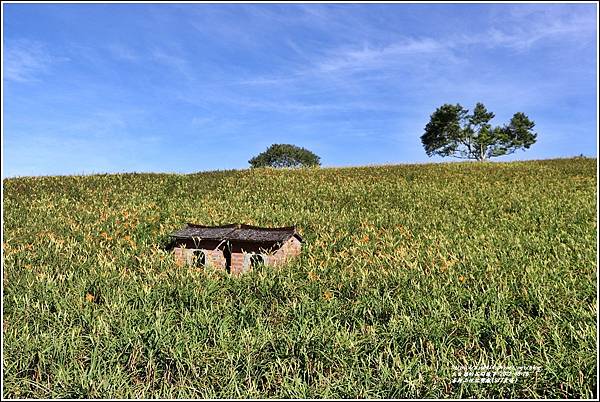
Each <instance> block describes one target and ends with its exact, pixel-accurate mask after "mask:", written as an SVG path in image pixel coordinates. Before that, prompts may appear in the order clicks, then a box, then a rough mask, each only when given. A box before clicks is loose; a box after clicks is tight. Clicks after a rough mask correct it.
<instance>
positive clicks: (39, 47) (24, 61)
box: [4, 39, 69, 82]
mask: <svg viewBox="0 0 600 402" xmlns="http://www.w3.org/2000/svg"><path fill="white" fill-rule="evenodd" d="M67 60H69V59H67V58H65V57H57V56H54V55H51V54H50V52H49V51H48V50H47V48H46V46H45V45H44V44H43V43H41V42H36V41H31V40H25V39H19V40H13V41H9V40H7V41H6V43H5V45H4V78H6V79H7V80H11V81H16V82H35V81H39V79H40V76H41V75H43V74H45V73H47V72H48V71H49V70H50V67H51V66H52V65H53V64H55V63H58V62H62V61H67Z"/></svg>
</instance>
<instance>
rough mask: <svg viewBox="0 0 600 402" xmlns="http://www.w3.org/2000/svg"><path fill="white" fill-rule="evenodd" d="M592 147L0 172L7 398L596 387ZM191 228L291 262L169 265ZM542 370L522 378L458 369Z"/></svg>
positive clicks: (478, 392) (543, 393)
mask: <svg viewBox="0 0 600 402" xmlns="http://www.w3.org/2000/svg"><path fill="white" fill-rule="evenodd" d="M596 180H597V178H596V159H561V160H545V161H530V162H512V163H481V164H480V163H452V164H431V165H401V166H381V167H364V168H345V169H310V170H281V171H280V170H244V171H226V172H209V173H201V174H193V175H167V174H126V175H95V176H86V177H75V176H73V177H42V178H19V179H9V180H4V182H3V186H4V205H3V206H4V226H3V233H4V243H3V252H4V259H3V264H4V265H3V283H4V295H3V302H4V316H3V335H4V336H3V342H4V344H3V347H4V359H3V364H4V378H3V382H4V395H3V396H4V397H9V398H11V397H12V398H14V397H36V398H57V397H61V398H70V397H87V398H109V397H110V398H140V397H142V398H154V397H162V398H168V397H179V398H182V397H187V398H202V397H204V398H209V397H222V398H223V397H225V398H245V397H272V398H276V397H280V398H290V397H294V398H310V397H315V398H319V397H329V398H355V397H361V398H399V397H420V398H436V397H499V396H502V397H513V398H536V397H554V398H564V397H584V398H585V397H588V398H589V397H592V396H593V395H595V389H596V384H597V383H596V377H595V375H596V369H597V361H596V357H595V356H596V352H597V350H596V327H595V323H596V314H597V304H596V292H597V289H596V272H597V271H596V269H597V266H596V225H597V222H596V194H597V188H596ZM185 222H194V223H200V224H205V225H212V224H226V223H246V224H251V225H260V226H287V225H291V224H295V225H297V226H298V228H299V230H300V232H301V233H302V235H303V237H304V239H305V243H304V246H303V251H302V254H301V257H300V258H298V259H296V260H295V261H293V262H292V263H290V264H289V265H288V266H286V267H283V268H280V269H272V268H264V269H262V270H261V271H258V272H252V273H249V274H246V275H244V276H242V277H239V278H233V277H229V276H227V275H226V274H222V273H220V272H214V271H211V270H202V269H197V268H181V267H177V266H176V265H175V264H174V262H173V258H172V255H171V254H170V253H169V252H167V251H165V250H164V249H163V247H164V244H165V243H166V241H167V235H168V233H170V232H171V231H173V230H175V229H177V228H179V227H180V226H182V225H183V224H184V223H185ZM465 365H467V366H477V365H503V366H536V367H538V368H539V369H536V370H533V372H531V374H530V375H529V376H527V377H526V376H519V377H517V378H516V383H514V384H511V383H494V384H481V383H470V384H464V383H463V384H459V383H453V382H452V379H453V371H454V370H453V367H456V366H465Z"/></svg>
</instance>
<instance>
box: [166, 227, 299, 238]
mask: <svg viewBox="0 0 600 402" xmlns="http://www.w3.org/2000/svg"><path fill="white" fill-rule="evenodd" d="M170 236H171V237H174V238H176V239H192V238H194V239H198V238H199V239H201V240H234V241H247V242H254V243H283V242H285V241H287V240H288V239H289V238H290V237H292V236H295V237H296V238H297V239H298V240H300V241H303V240H302V237H301V236H300V235H299V234H298V232H296V227H295V226H288V227H283V228H261V227H258V226H250V225H240V224H237V225H236V224H233V225H223V226H203V225H195V224H193V223H188V224H187V226H185V227H183V228H181V229H179V230H177V231H175V232H173V233H171V234H170Z"/></svg>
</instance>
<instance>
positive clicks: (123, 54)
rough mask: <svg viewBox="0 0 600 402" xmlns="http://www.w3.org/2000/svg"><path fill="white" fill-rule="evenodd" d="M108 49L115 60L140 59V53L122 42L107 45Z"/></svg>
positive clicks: (133, 60)
mask: <svg viewBox="0 0 600 402" xmlns="http://www.w3.org/2000/svg"><path fill="white" fill-rule="evenodd" d="M108 51H109V52H110V53H111V55H112V56H113V57H114V58H115V59H117V60H123V61H129V62H135V61H139V60H140V59H141V55H140V54H139V53H138V52H137V51H135V50H133V49H132V48H131V47H129V46H127V45H125V44H123V43H112V44H110V45H108Z"/></svg>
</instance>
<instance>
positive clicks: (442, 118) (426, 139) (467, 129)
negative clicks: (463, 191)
mask: <svg viewBox="0 0 600 402" xmlns="http://www.w3.org/2000/svg"><path fill="white" fill-rule="evenodd" d="M493 118H494V113H492V112H489V111H488V110H487V109H486V107H485V106H484V105H483V103H477V105H475V109H474V110H473V113H472V114H469V111H468V110H467V109H465V108H463V107H462V106H461V105H460V104H458V103H457V104H456V105H450V104H444V105H442V106H441V107H439V108H437V109H436V111H435V112H433V114H432V115H431V119H430V121H429V123H427V125H426V126H425V133H424V134H423V135H422V136H421V143H422V144H423V146H424V147H425V152H426V153H427V155H428V156H432V155H440V156H453V157H456V158H462V159H476V160H479V161H483V160H486V159H488V158H492V157H496V156H501V155H507V154H511V153H513V152H515V151H516V150H517V149H521V148H525V149H527V148H529V147H530V146H531V145H532V144H534V143H535V141H536V137H537V134H536V133H534V132H533V131H532V129H533V127H534V126H535V123H534V122H533V121H531V120H529V118H528V117H527V115H525V114H524V113H522V112H518V113H515V114H514V115H513V117H512V118H511V119H510V122H509V123H508V124H507V125H504V126H502V127H492V125H491V124H490V121H491V120H492V119H493Z"/></svg>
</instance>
